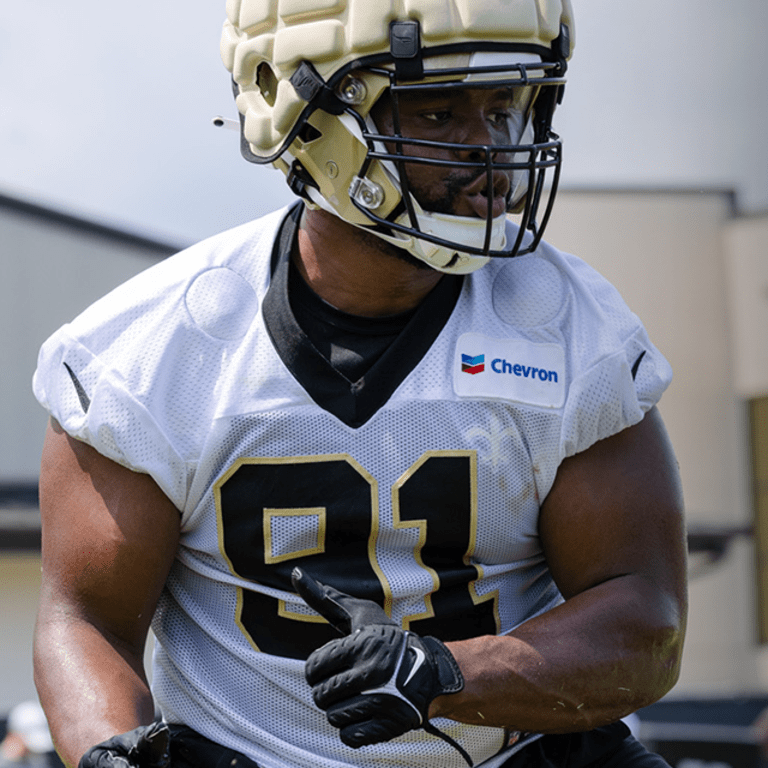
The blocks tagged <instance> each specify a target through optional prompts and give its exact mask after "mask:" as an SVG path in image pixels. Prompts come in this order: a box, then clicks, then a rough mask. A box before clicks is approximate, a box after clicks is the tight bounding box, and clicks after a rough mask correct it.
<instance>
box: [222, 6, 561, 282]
mask: <svg viewBox="0 0 768 768" xmlns="http://www.w3.org/2000/svg"><path fill="white" fill-rule="evenodd" d="M572 47H573V14H572V10H571V5H570V0H376V2H371V0H228V2H227V21H226V22H225V24H224V30H223V34H222V41H221V54H222V59H223V61H224V63H225V65H226V67H227V69H228V70H229V71H230V72H231V73H232V80H233V87H234V91H235V99H236V103H237V108H238V111H239V113H240V125H241V148H242V152H243V155H244V156H245V157H246V159H248V160H250V161H252V162H255V163H260V164H272V165H274V166H275V167H277V168H279V169H280V170H281V171H283V173H284V174H285V175H286V177H287V180H288V183H289V185H290V186H291V188H292V189H293V190H294V191H295V192H296V193H297V194H299V195H300V196H301V197H303V198H304V199H305V200H306V201H307V204H308V205H310V206H315V207H319V208H323V209H325V210H328V211H331V212H333V213H334V214H335V215H337V216H339V217H341V218H342V219H344V220H345V221H347V222H349V223H351V224H353V225H355V226H357V227H361V228H363V229H365V230H367V231H368V232H371V233H373V234H375V235H377V236H379V237H381V238H384V239H385V240H387V241H389V242H391V243H394V244H395V245H396V246H398V247H400V248H403V249H405V250H406V251H408V252H410V253H411V254H412V255H414V256H416V257H417V258H419V259H421V260H423V261H425V262H427V263H428V264H430V265H431V266H432V267H434V268H435V269H438V270H441V271H444V272H454V273H465V272H471V271H473V270H474V269H477V268H478V267H480V266H482V265H483V264H485V263H486V262H487V261H488V259H489V258H490V257H496V256H515V255H517V254H520V253H528V252H530V251H532V250H534V249H535V248H536V246H537V245H538V242H539V240H540V239H541V235H542V232H543V230H544V227H545V225H546V222H547V219H548V218H549V215H550V212H551V209H552V203H553V201H554V193H555V191H556V188H557V181H558V177H559V173H560V163H561V144H560V141H559V138H558V137H557V135H556V134H554V133H553V132H552V128H551V123H552V115H553V113H554V110H555V107H556V105H557V104H558V103H559V102H560V100H561V98H562V93H563V88H564V85H565V77H564V75H565V70H566V66H567V61H568V59H569V58H570V55H571V51H572ZM449 88H450V89H482V88H493V89H504V90H505V91H507V90H508V92H509V93H510V94H512V95H511V98H510V104H511V107H510V108H509V109H508V110H507V112H506V120H507V126H506V133H505V135H506V136H508V140H507V142H506V143H493V144H492V145H489V144H487V143H486V144H477V145H474V144H469V145H467V144H462V145H456V144H447V143H445V142H443V143H440V142H425V141H424V140H422V139H420V138H419V137H417V136H412V135H405V134H404V133H403V131H402V130H401V129H400V126H399V120H398V103H399V101H402V100H403V99H405V98H413V95H414V94H416V95H417V96H418V94H419V93H420V92H424V91H425V90H429V91H430V92H433V91H434V89H449ZM384 94H386V95H387V96H388V98H389V99H390V100H391V108H392V117H393V119H392V121H391V122H392V130H390V132H388V133H386V134H385V133H383V132H381V130H380V128H381V127H380V126H377V125H376V124H375V122H374V120H373V119H372V117H371V110H372V108H373V106H374V105H375V104H376V103H377V101H378V100H379V99H380V98H381V97H382V96H383V95H384ZM425 144H426V145H428V146H429V147H432V148H433V149H434V151H433V153H432V155H431V156H432V159H430V152H428V151H424V145H425ZM419 150H420V151H419ZM459 150H460V151H459ZM416 155H419V157H418V158H417V157H416ZM438 156H440V157H442V158H443V159H436V158H438ZM447 156H451V157H454V158H456V159H455V161H450V162H449V161H447V160H445V159H444V158H445V157H447ZM425 165H431V166H446V165H451V166H453V167H454V168H460V169H461V170H462V173H464V174H465V177H466V178H471V177H474V176H476V177H477V178H478V179H479V178H480V177H484V179H485V180H486V183H485V188H484V189H483V190H482V193H483V195H484V196H485V197H487V199H488V205H487V211H485V212H484V215H482V216H480V215H478V216H457V215H454V214H453V213H452V212H451V211H446V210H428V209H426V208H425V207H424V206H422V205H421V204H420V202H419V200H418V199H417V197H416V195H415V194H414V193H413V191H412V186H413V184H412V179H413V178H414V177H415V175H416V174H418V172H419V168H424V166H425ZM499 174H504V175H505V176H506V177H507V179H508V182H505V185H504V187H505V194H506V209H507V212H506V213H503V214H501V215H498V214H496V215H494V212H493V205H492V199H493V194H490V193H489V190H490V189H492V188H493V185H494V180H495V179H496V178H498V176H499ZM547 181H549V183H548V184H547V183H546V182H547ZM477 183H478V184H479V185H480V186H482V185H483V182H480V181H478V182H477ZM545 187H548V192H546V193H545ZM540 209H541V210H540ZM508 213H511V214H516V216H517V217H518V221H517V224H518V227H517V229H515V228H514V227H511V228H510V227H507V214H508ZM510 233H511V234H510Z"/></svg>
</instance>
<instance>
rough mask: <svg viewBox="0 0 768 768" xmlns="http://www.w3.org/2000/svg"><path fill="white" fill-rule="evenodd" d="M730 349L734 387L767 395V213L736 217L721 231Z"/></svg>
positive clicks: (744, 392)
mask: <svg viewBox="0 0 768 768" xmlns="http://www.w3.org/2000/svg"><path fill="white" fill-rule="evenodd" d="M724 242H725V258H726V266H727V283H726V285H727V287H728V296H729V301H730V311H731V329H732V342H733V349H734V387H735V389H736V392H738V393H739V394H740V395H742V396H743V397H748V398H751V397H762V396H765V395H768V214H766V215H763V216H760V217H757V216H755V217H750V218H746V219H737V220H736V221H733V222H731V223H730V224H729V225H728V226H727V227H726V228H725V233H724Z"/></svg>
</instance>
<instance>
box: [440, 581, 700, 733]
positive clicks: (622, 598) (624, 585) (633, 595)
mask: <svg viewBox="0 0 768 768" xmlns="http://www.w3.org/2000/svg"><path fill="white" fill-rule="evenodd" d="M684 623H685V617H684V607H683V606H681V605H680V604H679V603H678V602H677V601H675V600H673V599H671V598H669V597H666V598H662V597H661V596H660V595H659V594H658V592H656V591H655V590H654V589H653V587H652V586H650V585H647V584H644V583H643V582H642V581H640V580H639V578H638V577H631V576H627V577H622V578H620V579H614V580H612V581H611V582H608V583H606V584H602V585H599V586H597V587H595V588H593V589H591V590H589V591H588V592H585V593H583V594H581V595H578V596H576V597H574V598H573V599H572V600H570V601H568V602H567V603H565V604H563V605H561V606H559V607H558V608H556V609H555V610H553V611H550V612H549V613H547V614H545V615H543V616H540V617H538V618H536V619H533V620H531V621H529V622H527V623H526V624H524V625H522V626H521V627H520V628H518V629H517V630H516V631H515V632H513V633H512V634H511V635H509V636H505V637H481V638H475V639H473V640H468V641H461V642H457V643H450V644H449V648H450V649H451V652H452V653H453V655H454V656H455V658H456V659H457V661H458V663H459V666H460V667H461V669H462V672H463V674H464V676H465V681H466V684H465V688H464V690H463V691H462V692H461V693H458V694H454V695H451V696H443V697H441V698H439V699H436V700H435V701H434V702H433V706H432V709H431V710H430V714H431V715H432V716H445V717H450V718H452V719H455V720H459V721H462V722H469V723H476V724H482V725H493V726H500V727H507V728H510V729H512V730H519V731H530V732H538V733H569V732H574V731H582V730H589V729H591V728H594V727H597V726H600V725H605V724H607V723H610V722H613V721H615V720H617V719H619V718H621V717H623V716H625V715H627V714H629V713H630V712H633V711H635V710H636V709H638V708H640V707H642V706H646V705H648V704H650V703H651V702H653V701H655V700H657V699H658V698H660V697H661V696H663V695H664V694H665V693H666V692H667V691H668V690H669V689H670V688H671V687H672V686H673V685H674V683H675V681H676V680H677V675H678V671H679V664H680V655H681V651H682V640H683V633H684Z"/></svg>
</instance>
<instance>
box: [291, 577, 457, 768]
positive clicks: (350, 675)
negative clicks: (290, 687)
mask: <svg viewBox="0 0 768 768" xmlns="http://www.w3.org/2000/svg"><path fill="white" fill-rule="evenodd" d="M292 580H293V585H294V587H295V589H296V591H297V592H298V593H299V595H301V597H303V598H304V600H305V601H306V603H307V605H309V607H310V608H312V609H314V610H315V611H317V612H318V613H319V614H320V615H321V616H323V617H324V618H325V619H327V620H328V621H329V622H330V623H331V624H332V625H333V626H334V627H336V629H338V630H339V632H341V633H342V634H343V635H345V637H342V638H340V639H338V640H331V641H330V642H328V643H326V644H325V645H324V646H322V647H321V648H318V649H317V650H316V651H314V652H313V653H312V654H311V655H310V656H309V658H308V659H307V663H306V667H305V675H306V678H307V682H308V683H309V684H310V685H311V686H312V697H313V699H314V701H315V704H317V706H318V707H319V708H320V709H322V710H324V711H325V713H326V716H327V718H328V722H329V723H330V724H331V725H332V726H334V727H335V728H338V729H339V735H340V736H341V740H342V741H343V742H344V743H345V744H346V745H347V746H350V747H355V748H357V747H362V746H364V745H366V744H376V743H378V742H381V741H389V739H394V738H395V737H396V736H401V735H402V734H404V733H406V732H408V731H411V730H414V729H416V728H420V727H421V728H425V730H427V731H429V732H430V733H434V734H435V735H438V736H440V737H441V738H443V739H445V740H447V741H448V742H449V743H450V744H451V745H452V746H454V747H455V748H457V749H458V750H459V751H460V752H462V755H463V756H464V758H465V759H468V756H467V755H466V753H465V752H464V750H462V749H461V747H459V746H458V745H457V744H456V743H455V742H453V740H452V739H449V738H448V737H447V736H446V735H445V734H442V733H440V732H439V731H437V729H435V728H433V727H432V726H430V725H429V721H428V718H429V715H428V710H429V705H430V703H431V702H432V700H433V699H434V698H435V697H437V696H441V695H442V694H446V693H457V692H458V691H460V690H461V689H462V688H463V687H464V678H463V677H462V675H461V671H460V670H459V666H458V664H457V663H456V660H455V659H454V658H453V656H452V655H451V653H450V651H449V650H448V649H447V648H446V647H445V646H444V645H443V643H441V642H440V641H439V640H437V639H436V638H434V637H419V635H416V634H414V633H413V632H408V631H406V630H403V629H401V628H400V627H399V626H398V625H397V624H395V623H394V622H393V621H392V620H391V619H390V618H389V617H388V616H387V614H386V613H384V611H383V609H382V608H381V607H380V606H379V605H377V604H376V603H374V602H373V601H372V600H363V599H360V598H356V597H352V596H351V595H346V594H344V593H343V592H339V591H338V590H336V589H334V588H333V587H330V586H327V585H325V584H320V582H318V581H315V579H313V578H312V577H311V576H309V574H307V573H305V572H304V571H302V570H300V569H299V568H295V569H294V571H293V574H292ZM470 764H471V762H470Z"/></svg>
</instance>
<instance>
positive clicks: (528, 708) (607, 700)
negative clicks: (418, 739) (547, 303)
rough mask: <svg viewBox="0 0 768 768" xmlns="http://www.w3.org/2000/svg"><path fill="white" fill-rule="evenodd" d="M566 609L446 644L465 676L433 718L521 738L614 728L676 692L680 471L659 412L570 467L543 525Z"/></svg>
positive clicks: (682, 607)
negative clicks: (506, 730)
mask: <svg viewBox="0 0 768 768" xmlns="http://www.w3.org/2000/svg"><path fill="white" fill-rule="evenodd" d="M540 532H541V537H542V541H543V545H544V551H545V553H546V556H547V561H548V563H549V565H550V568H551V570H552V573H553V575H554V578H555V580H556V583H557V585H558V587H559V589H560V591H561V592H562V594H563V596H564V597H565V598H566V602H565V603H564V604H562V605H561V606H559V607H557V608H555V609H554V610H552V611H550V612H549V613H546V614H544V615H542V616H540V617H538V618H534V619H531V620H530V621H528V622H526V623H525V624H523V625H522V626H521V627H519V628H518V629H516V630H515V631H513V632H512V633H511V634H510V635H509V636H500V637H489V636H486V637H480V638H475V639H472V640H467V641H463V642H458V643H449V644H448V646H449V648H450V650H451V652H452V653H453V655H454V656H455V658H456V659H457V660H458V662H459V666H460V667H461V670H462V673H463V675H464V678H465V687H464V690H463V691H462V692H461V693H458V694H455V695H451V696H444V697H441V698H439V699H436V700H435V702H434V703H433V706H432V710H431V714H432V716H437V715H442V716H447V717H451V718H455V719H458V720H461V721H464V722H470V723H476V724H486V725H499V726H506V727H511V728H514V729H518V730H522V731H537V732H550V733H558V732H563V733H565V732H571V731H574V730H587V729H589V728H593V727H596V726H599V725H605V724H607V723H610V722H613V721H615V720H617V719H618V718H620V717H623V716H625V715H627V714H629V713H630V712H633V711H635V710H637V709H638V708H640V707H642V706H645V705H647V704H649V703H651V702H653V701H655V700H657V699H658V698H660V697H661V696H663V695H664V694H665V693H666V692H667V691H668V690H669V689H670V688H671V687H672V686H673V685H674V683H675V682H676V680H677V676H678V670H679V665H680V656H681V652H682V645H683V636H684V631H685V620H686V566H685V558H686V555H685V552H686V550H685V536H684V528H683V518H682V499H681V493H680V483H679V479H678V472H677V465H676V461H675V458H674V456H673V453H672V449H671V447H670V445H669V442H668V439H667V436H666V432H665V429H664V426H663V423H662V420H661V417H660V416H659V414H658V412H657V411H656V409H653V410H651V411H650V412H649V413H648V414H647V415H646V416H645V418H644V419H643V420H642V421H641V422H640V423H639V424H637V425H636V426H633V427H630V428H628V429H626V430H624V431H623V432H621V433H619V434H617V435H615V436H613V437H609V438H606V439H604V440H601V441H599V442H598V443H596V444H595V445H594V446H592V447H591V448H589V449H588V450H586V451H584V452H583V453H581V454H578V455H576V456H574V457H572V458H569V459H566V460H565V461H564V462H563V464H562V465H561V467H560V469H559V472H558V475H557V479H556V481H555V484H554V487H553V488H552V491H551V492H550V493H549V495H548V497H547V499H546V500H545V502H544V504H543V507H542V513H541V525H540Z"/></svg>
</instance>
